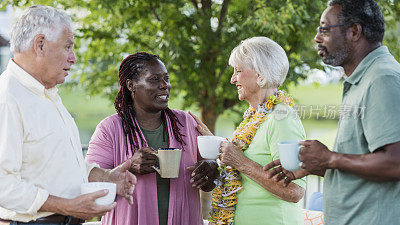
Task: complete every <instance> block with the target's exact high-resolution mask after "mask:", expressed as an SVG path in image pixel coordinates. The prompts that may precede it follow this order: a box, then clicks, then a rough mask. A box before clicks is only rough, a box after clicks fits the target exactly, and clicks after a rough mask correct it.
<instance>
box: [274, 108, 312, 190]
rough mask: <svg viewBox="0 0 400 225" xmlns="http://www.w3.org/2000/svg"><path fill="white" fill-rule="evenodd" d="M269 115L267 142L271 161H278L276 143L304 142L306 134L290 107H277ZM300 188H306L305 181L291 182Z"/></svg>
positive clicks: (303, 179)
mask: <svg viewBox="0 0 400 225" xmlns="http://www.w3.org/2000/svg"><path fill="white" fill-rule="evenodd" d="M276 107H277V108H276V109H275V111H274V112H273V113H272V114H271V116H272V118H271V121H270V126H269V128H268V132H267V140H268V145H269V149H270V152H271V158H272V160H276V159H279V151H278V143H279V142H281V141H288V140H304V139H305V138H306V134H305V131H304V128H303V125H302V123H301V121H300V118H299V117H298V116H297V114H296V111H294V110H293V109H292V108H291V107H288V106H283V105H277V106H276ZM293 182H294V183H296V184H297V185H299V186H300V187H302V188H305V187H306V179H305V178H302V179H298V180H295V181H293Z"/></svg>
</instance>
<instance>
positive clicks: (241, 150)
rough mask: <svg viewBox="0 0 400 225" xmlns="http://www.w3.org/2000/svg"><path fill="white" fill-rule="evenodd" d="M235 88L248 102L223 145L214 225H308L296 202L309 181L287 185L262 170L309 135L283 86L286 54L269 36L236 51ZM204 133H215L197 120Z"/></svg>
mask: <svg viewBox="0 0 400 225" xmlns="http://www.w3.org/2000/svg"><path fill="white" fill-rule="evenodd" d="M229 65H230V66H232V67H233V68H234V73H233V75H232V78H231V84H234V85H236V87H237V91H238V95H239V100H241V101H243V100H244V101H246V102H248V103H249V105H250V106H249V108H248V109H247V110H246V111H245V113H244V115H243V118H244V120H243V121H242V123H240V125H239V126H238V128H237V129H236V131H235V132H234V137H233V139H232V142H229V143H228V142H224V143H222V144H221V156H220V160H221V167H220V171H221V176H220V179H219V180H217V182H216V183H217V186H216V188H215V189H214V191H213V197H212V209H211V216H210V222H211V224H236V225H238V224H239V225H243V224H249V225H250V224H263V225H267V224H271V225H287V224H290V225H296V224H303V218H302V214H301V209H300V207H299V206H298V205H297V204H296V203H297V202H298V201H300V199H301V198H302V197H303V195H304V192H305V190H304V187H305V180H297V181H298V182H297V183H291V184H290V185H288V186H287V187H285V186H284V184H283V182H280V183H277V182H274V181H273V179H274V178H272V179H268V178H267V174H266V173H265V172H264V171H263V166H264V165H266V164H268V163H270V162H271V161H273V160H275V159H278V158H279V153H278V148H277V144H278V143H279V142H281V141H285V140H303V139H305V132H304V129H303V126H302V124H301V121H300V119H299V118H298V117H297V114H296V112H295V111H294V110H293V108H292V107H291V106H293V99H292V97H291V96H290V95H288V94H287V93H285V92H283V91H278V87H279V86H280V85H281V84H282V83H283V82H284V80H285V78H286V74H287V72H288V70H289V62H288V59H287V56H286V53H285V51H284V50H283V49H282V47H281V46H279V45H278V44H277V43H275V42H274V41H272V40H271V39H269V38H266V37H253V38H249V39H246V40H244V41H242V42H241V43H240V44H239V45H238V46H237V47H236V48H235V49H233V51H232V53H231V56H230V58H229ZM195 119H197V122H198V123H199V127H198V130H199V131H200V132H201V133H202V135H212V134H211V132H209V130H208V129H207V127H206V126H205V125H204V124H203V123H202V122H201V121H200V120H199V119H198V118H195Z"/></svg>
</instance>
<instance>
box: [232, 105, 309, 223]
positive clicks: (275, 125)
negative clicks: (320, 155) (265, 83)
mask: <svg viewBox="0 0 400 225" xmlns="http://www.w3.org/2000/svg"><path fill="white" fill-rule="evenodd" d="M305 137H306V136H305V132H304V129H303V125H302V124H301V121H300V119H299V118H298V116H297V114H296V112H295V111H294V110H293V109H292V108H291V107H289V106H286V105H277V106H276V107H275V109H274V111H273V112H272V113H271V114H269V115H268V117H267V119H266V120H265V121H264V122H263V123H262V124H261V125H260V128H259V129H258V130H257V133H256V135H255V136H254V139H253V141H252V142H251V144H250V146H249V148H248V149H247V150H246V151H245V152H244V154H245V156H246V157H248V158H249V159H251V160H253V161H255V162H257V163H258V164H260V165H262V166H265V165H266V164H268V163H270V162H272V161H273V160H275V159H278V158H279V153H278V146H277V144H278V143H279V142H281V141H287V140H304V139H305ZM240 175H241V177H242V186H243V190H242V191H241V192H240V193H239V194H238V204H237V207H236V212H235V225H255V224H262V225H300V224H301V225H303V224H304V220H303V216H302V211H301V208H300V206H299V205H298V204H296V203H291V202H286V201H283V200H280V199H278V198H276V197H275V196H273V195H272V194H271V193H270V192H268V191H267V190H265V189H264V188H263V187H262V186H261V185H259V184H257V183H256V182H255V181H253V180H251V179H250V178H248V177H247V176H246V175H244V174H242V173H241V174H240ZM294 182H295V183H296V184H297V185H299V186H300V187H303V188H305V186H306V182H305V179H300V180H296V181H294Z"/></svg>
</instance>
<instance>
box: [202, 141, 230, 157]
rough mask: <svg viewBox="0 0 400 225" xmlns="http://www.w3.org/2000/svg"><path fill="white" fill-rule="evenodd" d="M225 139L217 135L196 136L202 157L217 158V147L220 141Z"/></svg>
mask: <svg viewBox="0 0 400 225" xmlns="http://www.w3.org/2000/svg"><path fill="white" fill-rule="evenodd" d="M223 141H226V139H225V138H223V137H218V136H198V137H197V146H198V147H199V152H200V155H201V157H203V159H217V158H218V156H219V147H220V145H221V142H223Z"/></svg>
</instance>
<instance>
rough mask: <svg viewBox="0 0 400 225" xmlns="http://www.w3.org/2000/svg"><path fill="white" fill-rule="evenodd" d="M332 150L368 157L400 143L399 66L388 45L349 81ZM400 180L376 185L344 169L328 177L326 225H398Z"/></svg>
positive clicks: (379, 49) (325, 201) (371, 56)
mask: <svg viewBox="0 0 400 225" xmlns="http://www.w3.org/2000/svg"><path fill="white" fill-rule="evenodd" d="M340 110H341V111H340V120H339V125H338V132H337V136H336V140H335V145H334V148H333V151H335V152H340V153H346V154H368V153H371V152H374V151H375V150H377V149H379V148H381V147H382V146H385V145H387V144H390V143H394V142H398V141H400V132H399V128H400V65H399V63H398V62H397V61H396V60H395V59H394V58H393V56H392V55H391V54H390V53H389V51H388V49H387V47H386V46H381V47H379V48H377V49H376V50H374V51H372V52H371V53H369V54H368V55H367V57H365V58H364V59H363V61H361V63H360V64H359V65H358V66H357V68H356V69H355V71H354V72H353V74H352V75H351V76H350V77H348V78H347V79H346V80H345V81H344V89H343V100H342V106H341V108H340ZM399 199H400V182H372V181H368V180H365V179H362V178H360V177H358V176H356V175H353V174H351V173H348V172H344V171H340V170H327V171H326V173H325V179H324V214H325V223H324V224H326V225H344V224H346V225H359V224H363V225H376V224H397V223H398V222H399V221H400V213H399V212H400V211H399V207H400V204H399Z"/></svg>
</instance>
